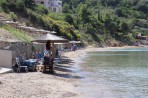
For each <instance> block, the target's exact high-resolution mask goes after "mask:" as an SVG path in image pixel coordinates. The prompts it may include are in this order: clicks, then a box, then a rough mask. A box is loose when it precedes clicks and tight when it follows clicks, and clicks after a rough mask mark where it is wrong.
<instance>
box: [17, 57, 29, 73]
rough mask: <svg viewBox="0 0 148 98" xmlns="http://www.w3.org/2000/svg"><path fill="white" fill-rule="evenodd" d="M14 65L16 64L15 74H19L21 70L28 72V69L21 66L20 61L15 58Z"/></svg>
mask: <svg viewBox="0 0 148 98" xmlns="http://www.w3.org/2000/svg"><path fill="white" fill-rule="evenodd" d="M15 60H16V64H17V72H21V69H24V70H25V72H28V67H27V66H23V65H21V60H20V59H19V58H18V57H15Z"/></svg>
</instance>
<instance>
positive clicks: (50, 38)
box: [32, 33, 68, 57]
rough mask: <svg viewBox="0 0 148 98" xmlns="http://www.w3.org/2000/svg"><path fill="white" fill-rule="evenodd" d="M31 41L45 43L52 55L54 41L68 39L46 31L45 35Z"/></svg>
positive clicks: (65, 40) (62, 41) (63, 41)
mask: <svg viewBox="0 0 148 98" xmlns="http://www.w3.org/2000/svg"><path fill="white" fill-rule="evenodd" d="M32 42H39V43H46V45H48V46H49V49H50V56H52V57H54V52H55V47H54V43H68V40H67V39H64V38H61V37H58V36H56V35H53V34H50V33H47V34H46V35H43V36H41V37H39V38H37V39H35V40H33V41H32Z"/></svg>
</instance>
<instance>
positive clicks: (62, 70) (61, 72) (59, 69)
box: [45, 57, 84, 79]
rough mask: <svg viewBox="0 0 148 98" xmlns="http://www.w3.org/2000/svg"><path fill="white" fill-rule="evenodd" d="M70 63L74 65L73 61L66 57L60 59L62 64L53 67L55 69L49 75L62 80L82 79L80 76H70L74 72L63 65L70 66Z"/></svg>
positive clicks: (70, 67) (69, 67)
mask: <svg viewBox="0 0 148 98" xmlns="http://www.w3.org/2000/svg"><path fill="white" fill-rule="evenodd" d="M72 63H74V61H73V60H71V59H68V58H67V57H64V59H62V62H60V63H59V64H57V65H56V66H55V69H54V70H55V71H54V72H52V73H51V74H52V75H54V76H58V77H63V78H74V79H82V78H84V77H82V76H78V75H76V74H75V75H74V74H72V73H74V71H73V70H72V66H67V65H64V64H69V65H71V64H72ZM45 74H49V73H45Z"/></svg>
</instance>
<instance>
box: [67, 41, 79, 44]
mask: <svg viewBox="0 0 148 98" xmlns="http://www.w3.org/2000/svg"><path fill="white" fill-rule="evenodd" d="M69 43H71V44H78V43H81V41H70V42H69Z"/></svg>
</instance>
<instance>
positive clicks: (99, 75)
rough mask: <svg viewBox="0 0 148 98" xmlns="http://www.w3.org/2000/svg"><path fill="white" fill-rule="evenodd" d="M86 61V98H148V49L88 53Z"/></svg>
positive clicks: (83, 66)
mask: <svg viewBox="0 0 148 98" xmlns="http://www.w3.org/2000/svg"><path fill="white" fill-rule="evenodd" d="M82 61H83V62H81V64H80V72H79V74H81V76H82V77H83V78H82V79H81V84H80V86H79V88H78V90H79V91H80V92H81V94H82V95H83V97H84V98H148V48H126V49H110V50H104V51H95V52H88V53H87V56H86V57H85V58H83V60H82Z"/></svg>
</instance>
